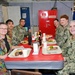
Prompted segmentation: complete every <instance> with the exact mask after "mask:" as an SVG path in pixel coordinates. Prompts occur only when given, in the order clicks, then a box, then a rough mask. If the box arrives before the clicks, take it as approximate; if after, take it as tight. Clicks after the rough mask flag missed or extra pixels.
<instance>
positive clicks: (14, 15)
mask: <svg viewBox="0 0 75 75" xmlns="http://www.w3.org/2000/svg"><path fill="white" fill-rule="evenodd" d="M8 18H9V19H12V20H13V22H14V25H18V24H19V20H20V18H21V14H20V6H8Z"/></svg>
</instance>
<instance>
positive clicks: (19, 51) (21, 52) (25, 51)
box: [8, 48, 31, 58]
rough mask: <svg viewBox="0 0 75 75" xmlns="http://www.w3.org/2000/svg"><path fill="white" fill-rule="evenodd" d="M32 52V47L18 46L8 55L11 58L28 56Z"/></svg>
mask: <svg viewBox="0 0 75 75" xmlns="http://www.w3.org/2000/svg"><path fill="white" fill-rule="evenodd" d="M30 52H31V48H16V49H14V50H13V51H12V52H11V53H10V54H9V55H8V57H11V58H23V57H28V56H29V54H30Z"/></svg>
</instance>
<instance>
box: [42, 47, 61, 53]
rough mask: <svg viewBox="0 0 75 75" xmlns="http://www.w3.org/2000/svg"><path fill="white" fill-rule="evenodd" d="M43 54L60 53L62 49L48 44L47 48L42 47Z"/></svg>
mask: <svg viewBox="0 0 75 75" xmlns="http://www.w3.org/2000/svg"><path fill="white" fill-rule="evenodd" d="M42 53H43V54H60V53H62V50H61V48H60V47H59V46H47V48H44V47H43V48H42Z"/></svg>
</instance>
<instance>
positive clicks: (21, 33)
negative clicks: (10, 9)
mask: <svg viewBox="0 0 75 75" xmlns="http://www.w3.org/2000/svg"><path fill="white" fill-rule="evenodd" d="M27 35H28V32H27V31H26V30H25V28H24V27H21V26H20V25H18V26H15V27H14V29H13V31H12V45H18V44H19V43H20V42H21V41H22V40H23V39H24V37H25V36H27Z"/></svg>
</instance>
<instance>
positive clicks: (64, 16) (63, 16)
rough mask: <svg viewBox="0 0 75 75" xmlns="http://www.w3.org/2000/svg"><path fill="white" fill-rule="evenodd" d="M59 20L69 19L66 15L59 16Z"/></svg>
mask: <svg viewBox="0 0 75 75" xmlns="http://www.w3.org/2000/svg"><path fill="white" fill-rule="evenodd" d="M61 18H65V19H67V20H68V19H69V17H68V16H67V15H66V14H64V15H62V16H60V19H61Z"/></svg>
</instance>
